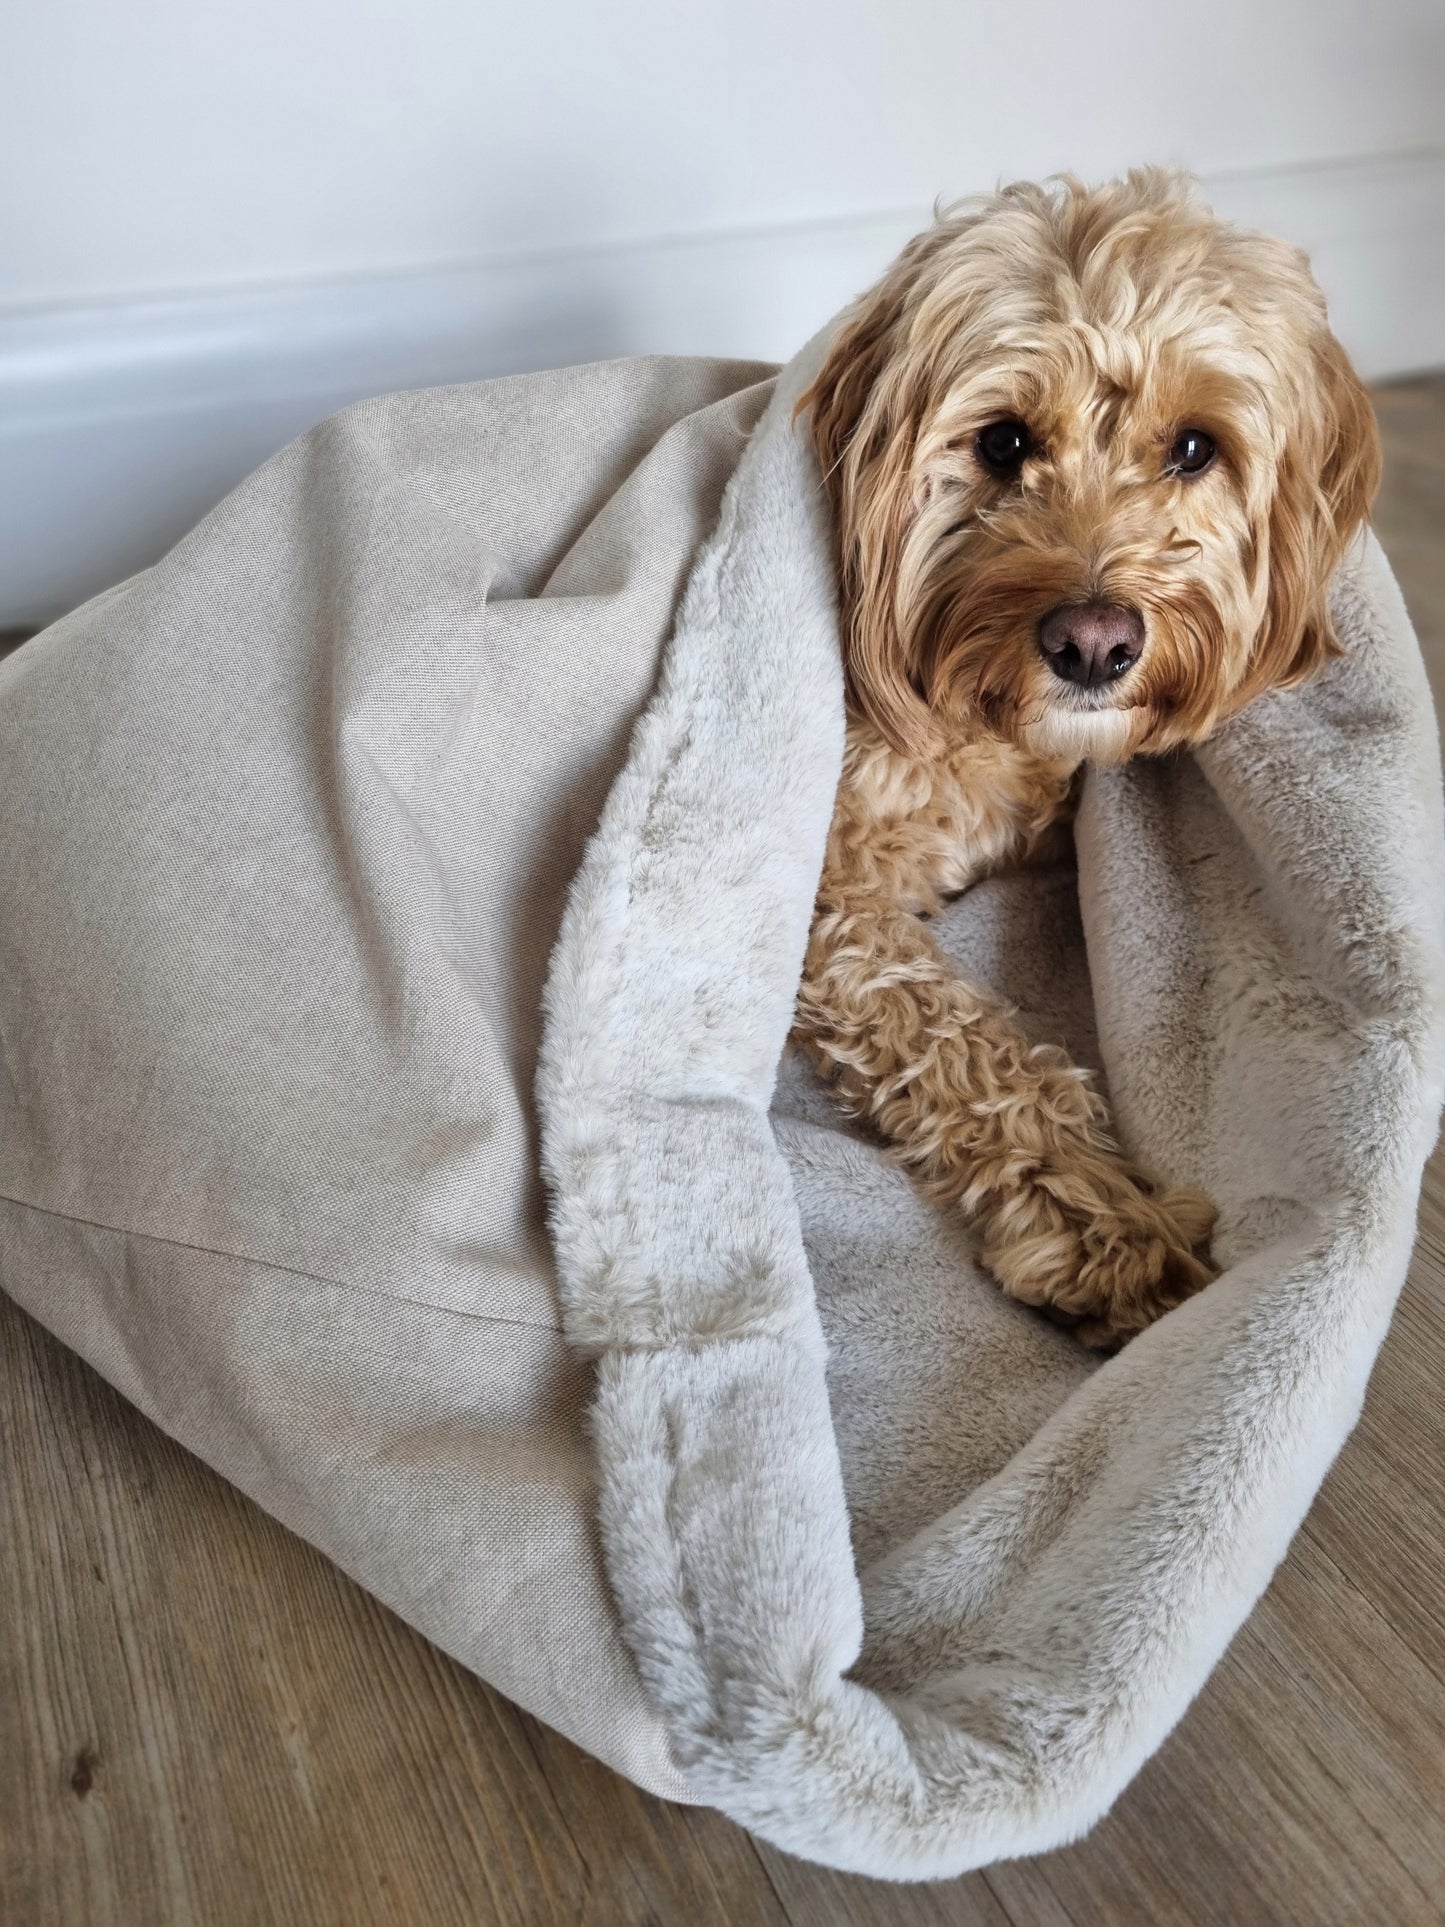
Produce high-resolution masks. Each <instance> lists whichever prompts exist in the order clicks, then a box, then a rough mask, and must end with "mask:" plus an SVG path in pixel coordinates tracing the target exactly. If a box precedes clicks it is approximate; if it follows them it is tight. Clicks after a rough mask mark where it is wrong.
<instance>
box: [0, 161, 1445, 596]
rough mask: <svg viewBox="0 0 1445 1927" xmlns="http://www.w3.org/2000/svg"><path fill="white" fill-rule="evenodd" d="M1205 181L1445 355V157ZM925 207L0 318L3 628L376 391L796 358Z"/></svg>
mask: <svg viewBox="0 0 1445 1927" xmlns="http://www.w3.org/2000/svg"><path fill="white" fill-rule="evenodd" d="M1206 188H1207V190H1208V192H1209V194H1210V196H1211V198H1212V199H1213V201H1214V204H1215V206H1216V207H1217V208H1219V210H1220V211H1221V212H1222V213H1227V214H1230V215H1232V216H1234V217H1235V218H1237V219H1239V220H1242V221H1245V222H1247V223H1248V224H1250V225H1251V226H1257V227H1263V228H1267V229H1269V230H1271V231H1272V232H1274V233H1277V234H1282V235H1285V236H1287V237H1288V238H1289V239H1291V240H1293V241H1297V242H1298V243H1299V244H1300V245H1302V246H1304V247H1306V248H1308V249H1309V251H1310V253H1311V254H1312V256H1313V258H1314V262H1315V268H1316V272H1317V273H1318V275H1319V278H1320V281H1321V282H1322V284H1323V286H1324V288H1325V291H1326V293H1327V294H1328V296H1329V298H1330V305H1331V311H1332V314H1333V316H1334V321H1335V326H1336V328H1337V330H1338V332H1339V333H1340V335H1341V337H1342V338H1343V340H1344V341H1345V343H1346V345H1347V346H1348V347H1349V348H1350V350H1351V352H1352V353H1353V354H1354V356H1355V358H1356V360H1357V362H1358V364H1359V366H1360V367H1361V369H1362V371H1363V372H1364V373H1365V374H1366V375H1367V376H1370V377H1373V378H1382V377H1385V376H1389V375H1395V374H1403V373H1408V372H1411V371H1414V370H1417V369H1421V368H1427V367H1434V366H1437V365H1440V364H1445V148H1441V149H1438V150H1430V151H1428V152H1419V151H1417V152H1412V153H1408V154H1401V155H1391V156H1383V157H1382V156H1372V157H1366V158H1363V159H1347V160H1336V161H1329V162H1322V163H1319V164H1316V165H1310V166H1302V167H1292V168H1281V169H1272V170H1255V171H1250V172H1245V173H1238V174H1231V175H1223V176H1218V177H1215V178H1212V179H1210V180H1208V181H1207V182H1206ZM928 218H929V210H928V209H927V208H926V207H920V208H911V209H905V210H902V211H900V212H898V213H895V214H887V215H877V214H869V215H866V216H862V217H859V218H857V219H852V220H841V221H828V222H817V223H810V224H805V225H801V226H789V227H786V228H774V229H764V230H754V231H750V232H746V233H720V234H698V235H692V236H682V237H674V238H669V239H664V240H658V241H652V242H645V243H638V244H635V245H629V246H625V247H622V246H617V247H596V248H576V249H572V250H568V251H566V252H562V253H546V254H529V255H520V256H511V257H508V258H506V259H493V260H488V261H484V262H478V263H475V264H471V265H465V266H460V267H455V268H449V269H444V270H434V271H428V272H423V273H407V274H393V275H387V276H377V277H369V278H362V277H353V278H344V279H340V278H328V279H326V280H319V281H316V282H311V283H306V284H302V285H292V286H287V287H273V288H259V289H254V288H253V289H219V290H215V291H212V292H209V293H204V294H196V295H178V296H173V297H166V298H163V299H150V300H144V301H139V300H126V301H116V302H110V303H104V304H96V305H93V306H84V307H81V306H65V307H52V308H32V309H18V310H11V311H10V312H9V313H8V314H0V628H6V627H12V626H27V625H33V624H39V623H42V622H46V621H49V620H51V619H52V618H53V617H55V616H57V615H59V614H61V613H63V612H64V611H65V610H66V609H68V608H71V607H73V606H74V605H75V604H76V603H78V602H80V601H82V600H84V599H85V597H87V596H89V595H92V594H94V593H95V592H96V591H97V590H99V589H102V588H104V587H105V586H106V585H107V584H109V583H111V582H114V581H118V580H120V579H121V578H122V577H124V576H126V575H129V574H131V573H132V572H133V571H134V570H136V569H138V568H142V567H144V566H145V565H146V564H147V563H149V562H150V561H152V560H153V559H154V558H155V557H156V556H157V555H159V554H160V553H162V552H163V551H164V550H165V549H166V548H167V547H168V546H169V545H170V544H171V543H172V542H173V541H174V540H175V539H176V538H177V537H178V536H179V535H181V534H182V533H184V531H185V530H186V529H187V528H189V527H190V526H191V524H192V523H193V522H195V521H196V519H197V518H198V517H199V516H200V515H202V514H203V513H204V512H205V511H206V510H207V509H208V508H210V507H211V506H212V504H213V503H215V502H216V501H218V500H219V498H220V497H221V496H222V495H223V494H224V493H225V492H226V490H227V489H228V488H230V487H231V486H232V484H233V483H235V482H236V481H238V480H239V479H240V477H241V476H243V475H244V474H246V473H247V471H248V470H250V469H251V468H253V467H255V465H256V464H257V463H258V462H260V461H262V460H264V459H265V457H266V456H267V455H269V454H271V453H272V452H273V450H275V449H277V448H279V447H281V446H282V445H283V444H284V443H285V442H287V441H288V440H290V439H291V437H292V436H294V435H297V434H299V433H300V432H301V431H302V430H303V429H305V428H307V427H309V426H310V425H311V424H312V423H313V422H315V421H318V420H320V419H322V418H323V417H324V416H326V415H328V414H330V413H331V412H332V411H333V410H334V409H336V408H338V407H340V406H342V404H343V403H345V402H348V401H352V400H355V399H356V398H358V397H360V396H362V395H371V394H380V393H384V392H386V391H387V390H390V389H396V388H413V387H422V386H426V385H429V384H432V383H436V382H449V381H470V380H475V379H478V378H480V377H485V376H490V375H503V374H514V373H519V372H522V371H524V370H530V369H536V368H546V367H557V366H560V365H562V364H564V363H567V362H573V361H591V360H597V359H601V358H604V357H608V356H613V355H636V354H649V353H674V354H716V355H733V356H740V357H751V356H756V357H759V358H762V359H767V360H779V361H781V360H784V359H786V358H787V357H788V356H789V355H791V354H792V353H793V352H794V351H795V350H796V348H797V347H798V345H799V344H800V343H801V342H802V341H804V340H806V339H807V338H808V336H809V335H810V334H811V333H812V331H813V330H814V329H815V328H816V327H817V326H818V325H819V324H820V323H821V322H822V321H823V320H824V319H826V317H827V316H828V315H830V314H832V313H834V312H835V311H836V310H837V309H838V308H839V307H840V306H841V305H842V304H843V302H845V301H846V300H847V299H848V298H849V296H850V295H852V294H854V293H856V292H857V291H858V290H859V289H861V288H863V287H865V286H866V285H867V284H868V283H869V281H871V280H872V279H873V278H874V276H875V275H876V274H877V273H878V272H879V271H880V270H881V269H882V267H883V266H884V265H885V264H886V262H887V261H888V260H889V259H890V257H891V256H892V255H893V254H894V253H895V252H896V250H897V249H898V248H899V247H900V246H901V245H902V243H903V242H904V241H905V240H907V238H908V237H909V235H910V234H913V233H915V232H916V231H917V230H918V229H919V228H920V227H922V226H924V225H926V223H927V221H928Z"/></svg>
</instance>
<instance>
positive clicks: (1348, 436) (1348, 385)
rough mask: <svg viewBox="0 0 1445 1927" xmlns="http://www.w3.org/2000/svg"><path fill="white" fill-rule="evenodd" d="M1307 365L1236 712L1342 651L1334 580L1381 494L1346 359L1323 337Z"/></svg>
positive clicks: (1375, 442)
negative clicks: (1259, 616) (1262, 604)
mask: <svg viewBox="0 0 1445 1927" xmlns="http://www.w3.org/2000/svg"><path fill="white" fill-rule="evenodd" d="M1310 357H1311V367H1310V372H1309V376H1308V378H1307V379H1306V381H1305V382H1304V384H1303V388H1302V391H1301V393H1300V396H1299V406H1298V413H1297V416H1296V419H1295V421H1294V423H1293V424H1292V426H1291V430H1290V433H1289V436H1288V438H1287V440H1286V443H1285V449H1284V453H1283V455H1282V457H1281V459H1280V463H1279V470H1278V474H1277V476H1276V485H1275V494H1274V500H1273V502H1272V504H1271V506H1270V511H1269V521H1268V536H1267V542H1268V570H1269V582H1268V602H1267V605H1266V611H1265V618H1264V622H1263V625H1262V627H1261V630H1260V635H1259V639H1258V641H1257V643H1256V645H1255V651H1254V655H1253V657H1252V658H1251V661H1250V666H1249V670H1248V672H1247V674H1246V676H1245V680H1244V683H1243V685H1242V686H1241V688H1240V690H1239V691H1238V692H1237V694H1236V706H1241V705H1242V704H1243V703H1244V702H1247V701H1248V700H1249V699H1250V697H1252V696H1255V695H1258V694H1259V693H1260V692H1261V691H1262V690H1265V689H1287V688H1289V687H1291V686H1292V685H1293V684H1295V683H1299V682H1303V681H1304V680H1305V678H1306V677H1307V676H1310V675H1313V673H1314V672H1315V670H1316V669H1318V668H1320V667H1321V666H1322V664H1323V663H1324V662H1326V661H1327V660H1328V658H1329V657H1331V656H1337V655H1339V654H1340V653H1341V649H1340V644H1339V642H1338V641H1337V640H1336V637H1335V633H1334V628H1333V626H1332V624H1331V621H1330V611H1329V587H1330V578H1331V577H1332V576H1333V574H1334V572H1335V568H1336V565H1337V564H1338V563H1339V561H1340V558H1341V557H1342V556H1343V554H1344V552H1345V550H1346V549H1347V548H1348V546H1349V544H1350V542H1351V541H1352V540H1353V538H1354V537H1355V535H1356V534H1357V533H1358V531H1359V528H1360V526H1361V524H1362V523H1363V522H1364V521H1365V520H1366V518H1367V517H1368V515H1369V513H1370V503H1371V502H1372V500H1373V499H1374V494H1375V490H1376V488H1377V487H1378V486H1379V481H1380V436H1379V430H1378V428H1377V427H1376V425H1375V414H1374V410H1373V409H1372V408H1371V406H1370V398H1369V396H1368V395H1367V394H1366V392H1365V389H1364V387H1363V385H1362V384H1361V382H1360V378H1359V376H1358V375H1357V374H1356V373H1355V371H1354V369H1353V368H1352V367H1351V365H1350V361H1349V357H1348V356H1347V355H1346V353H1345V351H1344V349H1343V348H1342V347H1341V346H1340V344H1339V343H1338V342H1337V341H1336V340H1335V338H1334V336H1333V335H1331V334H1328V333H1324V332H1322V333H1321V334H1320V335H1319V336H1318V337H1317V338H1316V340H1315V342H1314V343H1313V344H1312V347H1311V351H1310Z"/></svg>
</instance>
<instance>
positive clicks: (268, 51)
mask: <svg viewBox="0 0 1445 1927" xmlns="http://www.w3.org/2000/svg"><path fill="white" fill-rule="evenodd" d="M8 33H9V44H8V47H3V48H0V66H3V69H4V71H5V72H6V74H7V77H8V78H9V82H10V84H9V85H7V88H6V96H7V97H6V103H5V109H4V112H3V114H0V183H3V184H4V185H3V191H0V463H3V467H0V622H4V621H6V620H9V621H24V620H35V619H39V618H42V617H45V616H48V615H50V614H52V613H55V612H57V611H58V610H59V609H60V608H62V607H64V606H66V604H67V603H69V602H72V601H74V600H75V599H77V598H78V597H79V596H81V595H84V594H88V593H90V592H91V591H92V590H93V589H95V588H97V587H99V586H101V585H102V584H103V582H105V581H106V580H108V579H111V578H112V577H114V576H115V575H117V574H120V573H124V572H126V571H127V570H129V569H130V568H133V567H136V566H139V565H140V564H142V563H143V562H144V561H146V560H148V559H149V558H150V556H151V555H153V554H154V553H155V552H156V551H157V549H158V548H159V547H161V546H164V544H165V543H166V542H167V541H169V540H171V539H173V537H174V535H175V534H177V533H179V532H180V530H181V529H183V528H184V527H185V526H186V525H187V523H188V522H189V521H190V520H191V519H193V517H194V516H195V514H197V513H198V512H199V511H200V510H201V509H203V508H204V507H205V506H207V504H208V502H209V501H210V500H212V499H214V498H215V496H216V495H217V494H219V493H220V492H221V491H222V490H223V489H224V488H225V487H226V486H227V485H228V484H229V483H230V482H231V481H232V480H234V479H235V478H236V476H238V475H239V474H240V473H242V472H244V470H245V468H246V467H247V466H249V465H250V464H251V463H252V462H254V461H256V460H258V459H260V458H261V456H263V455H264V454H265V453H266V452H267V451H268V450H269V449H270V448H271V447H273V446H276V445H278V444H279V442H280V441H282V440H284V439H286V438H287V437H288V436H289V435H290V434H292V433H295V432H296V431H297V430H299V429H300V428H301V427H304V426H305V425H306V423H307V422H308V421H309V420H312V419H315V418H316V417H317V416H319V415H320V414H322V413H324V412H326V411H327V410H328V409H329V408H330V407H332V406H334V405H336V403H338V402H339V401H341V400H344V399H346V398H348V397H349V396H351V395H354V394H358V393H363V392H366V391H367V390H369V389H370V390H375V389H377V388H383V387H388V386H402V385H408V384H410V383H413V382H420V381H427V380H440V379H459V378H465V377H469V376H473V375H484V374H490V373H497V372H504V371H510V370H513V369H516V368H520V367H528V366H542V365H547V364H548V363H553V362H557V361H560V360H568V359H580V358H586V357H588V356H591V355H596V354H625V353H635V352H641V351H644V350H651V349H659V348H663V349H670V350H674V351H678V352H733V353H738V354H760V355H764V356H779V357H780V356H782V355H785V354H787V353H788V352H789V351H790V350H791V348H792V347H794V346H796V345H797V344H798V343H799V341H800V340H801V339H802V338H803V336H804V335H805V334H806V333H807V332H809V331H810V330H811V328H812V327H813V326H814V325H815V324H816V323H817V322H819V321H821V320H822V319H824V318H825V317H826V315H827V314H828V313H829V312H831V311H832V309H833V308H835V307H836V306H837V305H838V303H839V302H840V301H841V300H842V299H843V298H845V297H846V296H847V295H848V294H850V293H851V292H853V291H854V290H855V289H856V288H857V287H858V286H859V285H861V284H862V282H864V281H866V280H867V279H868V278H870V276H871V275H872V274H873V273H874V272H875V271H876V269H877V267H879V266H881V264H882V262H883V261H884V260H886V258H887V256H888V254H889V253H890V252H891V251H892V249H893V248H894V247H895V246H896V245H897V243H898V241H899V240H901V239H902V238H903V237H904V236H905V235H906V234H907V233H908V232H910V231H912V230H913V228H915V227H916V226H917V225H919V224H920V223H921V221H922V220H923V219H925V218H926V215H927V211H928V207H929V204H930V203H931V202H932V200H933V199H934V197H935V196H937V195H939V194H944V195H952V194H956V193H959V192H967V191H972V190H976V189H978V188H983V187H988V186H990V185H992V184H993V183H994V182H995V181H996V180H998V179H999V178H1001V177H1002V178H1009V177H1013V176H1018V175H1024V174H1030V175H1034V174H1040V173H1044V172H1048V171H1050V170H1052V169H1055V168H1058V167H1064V166H1067V167H1072V168H1074V169H1075V170H1076V171H1079V172H1081V173H1084V174H1086V175H1091V176H1097V175H1100V174H1104V173H1108V172H1111V171H1113V170H1115V169H1117V168H1120V167H1122V166H1125V165H1127V164H1128V163H1130V162H1131V161H1136V160H1140V159H1165V160H1172V161H1178V162H1182V163H1184V164H1187V165H1190V166H1192V167H1194V168H1196V169H1197V170H1199V171H1201V172H1202V173H1204V174H1205V175H1206V177H1208V179H1209V181H1210V185H1211V187H1212V189H1213V191H1214V193H1215V198H1216V200H1217V202H1218V203H1219V204H1220V205H1222V206H1225V207H1227V208H1229V209H1230V210H1231V211H1235V212H1238V213H1240V214H1241V215H1243V216H1244V217H1245V218H1250V219H1254V220H1257V221H1259V222H1260V223H1261V224H1263V225H1268V226H1272V227H1275V228H1276V229H1278V230H1279V231H1281V232H1286V233H1289V234H1290V235H1291V236H1292V238H1296V239H1298V240H1301V241H1302V242H1304V243H1305V244H1306V245H1312V246H1314V248H1315V249H1316V253H1317V265H1318V268H1319V272H1320V274H1321V278H1322V280H1324V282H1325V285H1326V288H1327V291H1328V292H1329V293H1330V294H1331V297H1332V301H1333V303H1334V306H1335V310H1336V315H1337V323H1338V325H1339V327H1340V330H1341V332H1342V334H1344V336H1345V338H1346V340H1347V342H1349V344H1350V345H1351V346H1352V347H1353V348H1354V349H1355V350H1356V352H1357V354H1358V355H1359V357H1360V359H1361V361H1362V363H1363V364H1364V365H1365V366H1366V367H1367V368H1368V369H1369V371H1370V372H1372V373H1384V372H1392V371H1398V370H1401V369H1404V368H1407V367H1410V366H1419V365H1422V364H1423V363H1425V362H1430V361H1435V360H1441V361H1445V5H1442V4H1441V0H1376V4H1374V5H1367V4H1364V3H1363V0H1214V4H1213V5H1204V4H1198V0H1194V3H1193V4H1181V3H1180V0H1094V4H1089V0H987V4H982V3H980V0H893V4H891V5H885V4H884V3H883V0H726V4H722V3H721V0H606V4H598V3H597V0H592V3H591V4H589V0H539V3H537V4H532V5H527V4H525V0H513V4H511V5H508V6H506V7H501V6H496V5H486V4H478V3H477V0H405V4H403V0H220V4H216V0H209V3H208V0H126V3H125V4H119V3H118V0H46V4H44V5H40V4H31V5H28V6H24V7H20V8H15V9H12V10H11V13H10V16H9V28H8Z"/></svg>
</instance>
